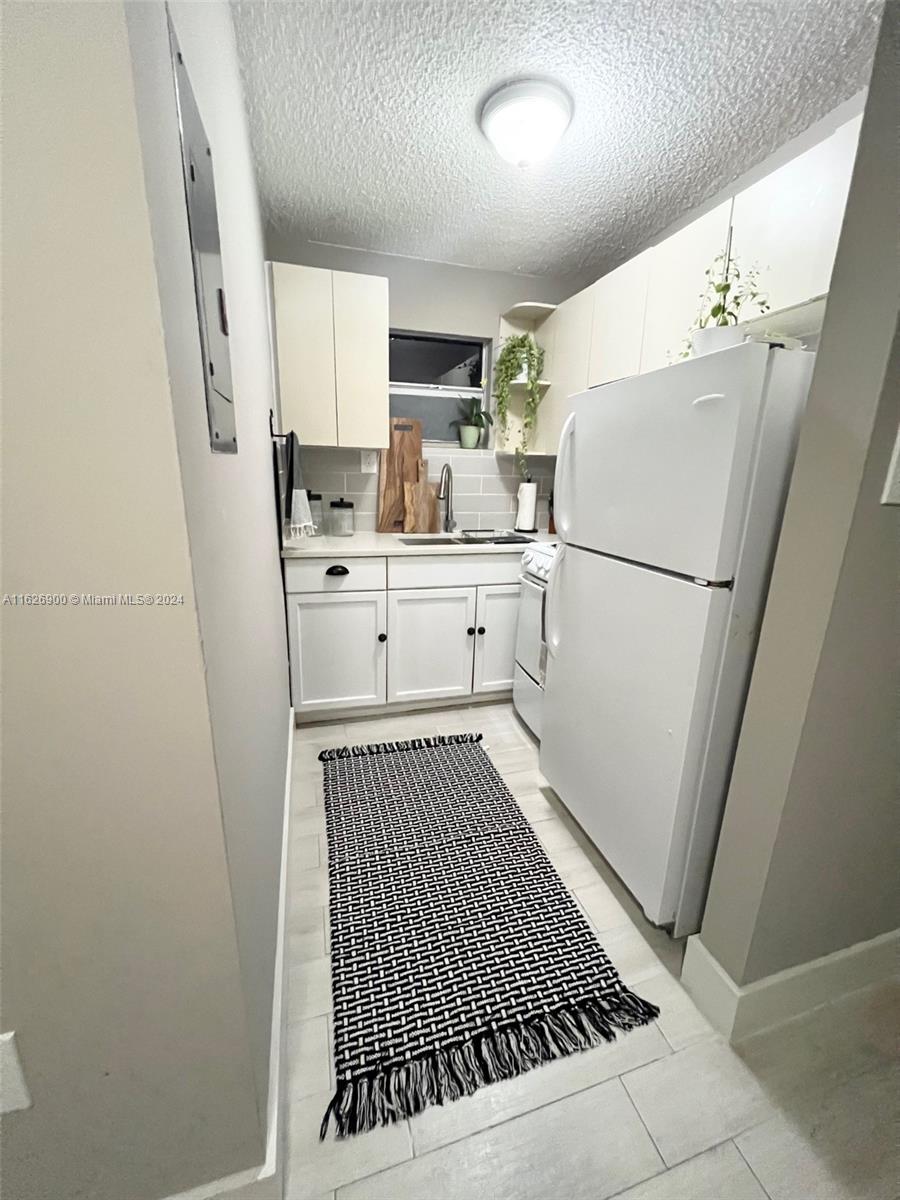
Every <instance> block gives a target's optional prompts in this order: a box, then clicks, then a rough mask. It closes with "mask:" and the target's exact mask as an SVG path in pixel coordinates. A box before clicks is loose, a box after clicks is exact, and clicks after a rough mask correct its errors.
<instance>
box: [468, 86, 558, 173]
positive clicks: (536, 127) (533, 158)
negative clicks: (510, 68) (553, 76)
mask: <svg viewBox="0 0 900 1200" xmlns="http://www.w3.org/2000/svg"><path fill="white" fill-rule="evenodd" d="M571 120H572V101H571V99H570V98H569V96H568V94H567V93H566V92H564V91H563V89H562V88H561V87H558V86H557V85H556V84H555V83H550V82H549V81H546V80H542V79H522V80H519V81H518V82H516V83H508V84H506V85H505V86H504V87H502V88H499V89H498V90H497V91H496V92H494V93H493V95H491V96H488V98H487V100H486V101H485V104H484V107H483V108H482V110H481V128H482V130H483V131H484V136H485V137H486V138H487V139H488V141H489V142H490V143H491V144H492V145H493V147H494V149H495V150H496V151H497V153H498V154H499V155H500V157H501V158H503V159H505V160H506V161H507V162H509V163H513V164H514V165H515V166H517V167H530V166H532V165H533V164H534V163H539V162H543V161H544V159H546V158H548V157H549V156H550V154H552V152H553V150H554V148H555V147H556V145H557V143H558V142H559V139H560V138H561V137H562V135H563V134H564V133H565V131H566V129H567V128H568V125H569V122H570V121H571Z"/></svg>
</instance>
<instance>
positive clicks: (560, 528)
mask: <svg viewBox="0 0 900 1200" xmlns="http://www.w3.org/2000/svg"><path fill="white" fill-rule="evenodd" d="M574 435H575V414H574V412H570V413H569V415H568V416H567V417H566V421H565V424H564V425H563V427H562V433H561V434H560V435H559V451H558V453H557V457H556V478H555V479H554V481H553V497H554V502H555V503H554V516H555V519H556V531H557V533H558V534H559V536H560V537H561V538H562V540H563V541H565V540H566V535H567V534H568V532H569V530H570V529H571V527H572V521H571V519H570V512H569V494H568V483H567V479H566V475H567V472H568V468H569V455H570V452H571V447H572V438H573V437H574Z"/></svg>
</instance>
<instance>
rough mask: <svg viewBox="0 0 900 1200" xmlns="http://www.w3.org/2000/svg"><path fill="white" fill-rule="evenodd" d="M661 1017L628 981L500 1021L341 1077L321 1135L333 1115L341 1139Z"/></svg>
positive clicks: (564, 1055)
mask: <svg viewBox="0 0 900 1200" xmlns="http://www.w3.org/2000/svg"><path fill="white" fill-rule="evenodd" d="M658 1016H659V1009H658V1008H657V1007H656V1005H655V1004H651V1003H650V1002H649V1001H647V1000H642V999H641V997H640V996H636V995H635V994H634V992H631V991H629V990H628V989H627V988H622V989H621V991H618V992H616V993H615V994H614V995H612V996H611V997H610V998H609V999H603V998H601V997H599V996H591V997H588V998H586V999H584V1000H579V1001H577V1002H576V1003H574V1004H568V1005H565V1006H563V1007H561V1008H558V1009H556V1010H554V1011H553V1012H547V1013H541V1014H539V1015H537V1016H535V1017H532V1018H529V1019H528V1020H526V1021H521V1022H518V1023H516V1024H514V1025H507V1026H505V1027H502V1028H500V1027H497V1026H494V1027H493V1028H491V1029H489V1030H487V1031H486V1032H484V1033H480V1034H478V1035H476V1036H475V1037H474V1038H472V1039H470V1040H468V1041H465V1042H459V1043H457V1044H456V1045H454V1046H449V1047H447V1048H446V1049H445V1048H441V1049H439V1050H435V1051H432V1052H431V1053H430V1054H428V1055H425V1056H423V1057H421V1058H417V1059H413V1060H411V1061H410V1062H405V1063H399V1064H395V1065H393V1066H390V1067H385V1068H384V1069H383V1070H380V1071H377V1072H376V1073H374V1074H370V1075H363V1076H361V1077H359V1078H356V1079H352V1078H351V1079H346V1080H341V1081H340V1082H339V1083H338V1087H337V1091H336V1092H335V1094H334V1096H333V1097H332V1099H331V1102H330V1104H329V1105H328V1108H327V1109H326V1110H325V1116H324V1117H323V1118H322V1125H321V1128H320V1129H319V1139H320V1140H324V1138H325V1135H326V1133H327V1132H328V1125H329V1122H330V1121H331V1119H332V1117H333V1118H334V1123H335V1128H336V1131H337V1136H338V1137H339V1138H342V1137H348V1136H350V1135H352V1134H356V1133H365V1132H366V1131H367V1130H370V1129H375V1128H377V1126H379V1125H391V1124H393V1123H394V1122H395V1121H402V1120H404V1119H405V1118H406V1117H414V1116H415V1115H416V1114H417V1113H420V1112H422V1110H423V1109H424V1108H427V1107H428V1105H430V1104H447V1103H449V1102H450V1101H453V1100H459V1099H460V1098H461V1097H463V1096H471V1095H472V1093H473V1092H475V1091H477V1089H478V1088H480V1087H484V1086H485V1085H486V1084H489V1083H500V1082H501V1081H502V1080H504V1079H512V1078H514V1077H515V1076H516V1075H522V1074H524V1073H525V1072H526V1071H530V1070H531V1069H532V1068H534V1067H539V1066H541V1065H542V1064H543V1063H548V1062H552V1061H553V1060H554V1059H558V1058H565V1057H566V1056H567V1055H570V1054H576V1053H578V1052H579V1051H581V1050H589V1049H591V1048H592V1047H593V1046H599V1045H601V1044H602V1043H603V1042H612V1041H614V1040H615V1038H616V1033H617V1032H618V1031H620V1030H621V1031H627V1030H629V1029H635V1028H636V1027H637V1026H639V1025H646V1024H648V1023H649V1022H650V1021H653V1020H655V1019H656V1017H658Z"/></svg>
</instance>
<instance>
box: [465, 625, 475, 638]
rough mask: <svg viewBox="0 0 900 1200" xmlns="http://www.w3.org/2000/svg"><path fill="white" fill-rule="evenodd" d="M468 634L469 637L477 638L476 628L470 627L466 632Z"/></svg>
mask: <svg viewBox="0 0 900 1200" xmlns="http://www.w3.org/2000/svg"><path fill="white" fill-rule="evenodd" d="M466 633H467V634H468V635H469V637H474V636H475V626H474V625H470V626H469V628H468V629H467V630H466Z"/></svg>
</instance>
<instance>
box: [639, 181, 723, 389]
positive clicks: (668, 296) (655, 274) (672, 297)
mask: <svg viewBox="0 0 900 1200" xmlns="http://www.w3.org/2000/svg"><path fill="white" fill-rule="evenodd" d="M730 222H731V200H726V201H725V202H724V204H720V205H718V206H717V207H716V208H714V209H712V211H711V212H708V213H706V214H704V216H702V217H698V218H697V220H696V221H692V222H691V224H690V225H686V226H685V227H684V229H680V230H679V231H678V233H674V234H672V236H671V237H668V238H666V239H665V241H663V242H660V243H659V244H658V245H657V246H654V247H653V248H652V249H651V250H650V252H649V256H650V272H649V283H648V288H647V307H646V309H645V313H644V338H643V344H642V346H641V373H642V374H643V373H644V372H645V371H655V370H656V369H657V367H665V366H667V365H668V364H669V363H670V362H673V361H674V360H675V359H676V358H677V357H678V355H679V354H680V353H681V350H682V348H683V346H684V342H685V339H686V338H687V336H688V334H689V332H690V330H691V328H692V327H693V325H694V322H695V321H696V319H697V313H698V311H699V309H700V296H701V294H702V292H703V290H704V286H705V284H706V275H705V274H704V272H705V271H706V268H707V267H709V266H711V265H712V263H713V260H714V259H715V257H716V255H717V254H724V253H725V250H726V247H727V245H728V230H729V225H730Z"/></svg>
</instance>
